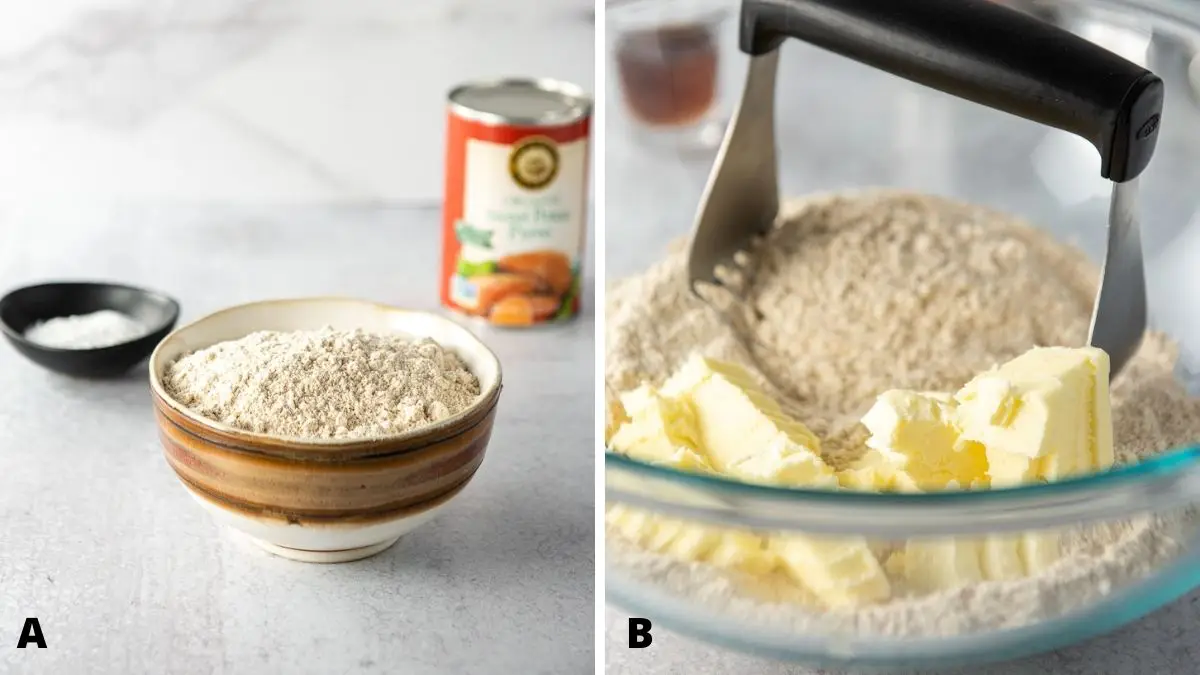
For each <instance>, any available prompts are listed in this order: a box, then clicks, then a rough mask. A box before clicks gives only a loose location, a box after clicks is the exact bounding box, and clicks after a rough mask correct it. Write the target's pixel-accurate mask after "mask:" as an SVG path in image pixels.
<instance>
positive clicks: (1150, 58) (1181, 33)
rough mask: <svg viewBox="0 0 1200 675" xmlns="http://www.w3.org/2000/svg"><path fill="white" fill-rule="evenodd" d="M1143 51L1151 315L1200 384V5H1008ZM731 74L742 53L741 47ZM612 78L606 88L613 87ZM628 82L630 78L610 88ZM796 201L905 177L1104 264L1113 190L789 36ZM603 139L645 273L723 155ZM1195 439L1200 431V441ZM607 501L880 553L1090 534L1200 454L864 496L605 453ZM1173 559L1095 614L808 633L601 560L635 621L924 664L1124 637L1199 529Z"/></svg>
mask: <svg viewBox="0 0 1200 675" xmlns="http://www.w3.org/2000/svg"><path fill="white" fill-rule="evenodd" d="M1008 4H1013V5H1016V6H1018V7H1019V8H1021V9H1024V10H1027V11H1030V12H1034V13H1036V14H1037V15H1039V16H1040V17H1042V18H1044V19H1046V20H1048V21H1052V22H1055V23H1057V24H1059V25H1060V26H1062V27H1064V28H1066V29H1068V30H1071V31H1073V32H1075V33H1077V34H1079V35H1081V36H1083V37H1086V38H1088V39H1090V40H1093V41H1095V42H1097V43H1099V44H1101V45H1102V46H1104V47H1106V48H1108V49H1110V50H1112V51H1114V52H1117V53H1119V54H1121V55H1123V56H1125V57H1126V58H1128V59H1130V60H1132V61H1135V62H1138V63H1141V64H1142V65H1144V66H1146V67H1147V68H1149V69H1150V70H1152V71H1154V72H1155V73H1157V74H1158V75H1159V76H1160V77H1162V78H1163V80H1164V81H1165V83H1166V104H1165V109H1164V115H1163V126H1162V131H1161V134H1162V135H1161V137H1160V141H1159V144H1158V149H1157V152H1156V155H1155V157H1154V160H1153V161H1152V162H1151V164H1150V167H1149V168H1148V170H1147V171H1146V172H1145V174H1144V176H1143V179H1142V195H1143V197H1142V200H1143V201H1142V205H1141V210H1142V228H1143V244H1144V252H1145V256H1146V259H1147V266H1146V269H1147V275H1148V279H1147V283H1148V289H1149V295H1150V313H1151V323H1152V325H1153V327H1155V328H1157V329H1160V330H1163V331H1165V332H1167V333H1169V334H1170V335H1171V336H1172V337H1174V338H1175V339H1176V340H1177V341H1178V342H1179V343H1180V346H1181V352H1182V354H1181V365H1180V368H1179V372H1178V376H1179V377H1180V378H1181V379H1182V380H1183V381H1184V383H1185V384H1186V385H1188V387H1189V389H1191V390H1192V391H1193V392H1196V391H1197V390H1198V389H1200V387H1197V386H1196V385H1200V377H1196V376H1194V375H1192V371H1193V364H1195V363H1197V357H1198V356H1200V310H1197V309H1196V307H1195V305H1194V304H1193V303H1192V302H1191V299H1192V298H1195V297H1200V275H1195V274H1193V273H1192V269H1191V267H1192V261H1193V260H1197V259H1200V56H1198V54H1200V3H1196V2H1190V1H1175V2H1173V1H1169V0H1086V1H1085V0H1054V1H1044V2H1043V1H1038V2H1010V3H1008ZM721 56H722V68H726V69H728V71H729V73H730V74H731V75H733V76H736V74H737V73H740V72H744V69H745V59H744V57H742V56H741V55H740V54H737V53H734V52H731V51H729V50H726V51H725V52H723V53H722V55H721ZM611 85H612V83H610V86H611ZM609 90H610V91H615V89H611V88H610V89H609ZM777 100H778V103H777V106H778V113H777V117H776V119H777V127H778V128H777V137H778V143H779V149H780V182H781V187H782V191H783V193H784V194H785V195H802V194H807V193H813V192H824V191H829V190H837V189H843V188H855V187H869V186H892V187H902V188H906V189H912V190H917V191H922V192H928V193H933V194H938V195H943V196H947V197H952V198H956V199H960V200H964V201H969V202H974V203H978V204H983V205H986V206H990V207H993V208H996V209H1000V210H1003V211H1007V212H1010V213H1014V214H1017V215H1019V216H1022V217H1024V218H1026V219H1027V220H1029V221H1030V222H1033V223H1036V224H1038V225H1039V226H1040V227H1043V228H1045V229H1046V230H1047V231H1049V232H1051V233H1052V234H1054V235H1055V236H1056V237H1058V238H1060V239H1062V240H1064V241H1069V242H1071V243H1074V244H1076V245H1077V246H1079V247H1080V248H1081V249H1083V250H1084V251H1085V252H1086V253H1088V254H1089V255H1090V256H1091V257H1092V258H1093V259H1096V260H1099V259H1100V258H1101V257H1102V254H1103V251H1104V246H1105V223H1106V214H1107V207H1108V195H1109V184H1108V183H1107V181H1105V180H1104V179H1102V178H1101V177H1100V172H1099V169H1100V160H1099V157H1098V156H1097V153H1096V151H1095V150H1094V149H1093V148H1092V147H1091V146H1089V145H1087V144H1086V143H1085V142H1084V141H1082V140H1079V139H1077V138H1075V137H1074V136H1071V135H1069V134H1066V133H1064V132H1060V131H1056V130H1052V129H1048V128H1046V127H1043V126H1040V125H1037V124H1035V123H1032V122H1028V121H1025V120H1021V119H1018V118H1014V117H1011V116H1008V115H1005V114H1003V113H999V112H996V111H993V110H989V109H985V108H983V107H980V106H978V105H975V104H972V103H969V102H965V101H961V100H958V99H955V98H953V97H950V96H948V95H945V94H942V93H939V92H935V91H932V90H929V89H925V88H922V87H921V86H919V85H915V84H912V83H909V82H907V81H904V80H901V79H899V78H896V77H894V76H891V75H888V74H885V73H881V72H879V71H875V70H872V69H870V68H867V67H865V66H862V65H860V64H857V63H855V62H852V61H849V60H847V59H844V58H842V57H839V56H836V55H833V54H829V53H826V52H823V51H820V50H818V49H816V48H813V47H811V46H808V45H805V44H802V43H799V42H796V41H789V42H787V43H786V44H785V45H784V47H783V54H782V58H781V65H780V74H779V88H778V95H777ZM608 117H609V122H608V141H607V148H606V158H607V166H606V172H607V173H606V180H607V195H608V197H607V200H606V209H607V212H606V213H607V215H606V223H607V225H606V228H607V235H606V252H605V253H606V255H605V261H606V268H607V273H608V275H609V278H610V279H617V278H620V277H623V276H626V275H628V274H631V273H635V272H637V271H640V270H642V269H644V268H646V267H647V266H648V265H649V264H651V263H653V262H654V261H655V260H656V259H658V258H660V257H661V256H662V255H663V252H664V251H665V249H666V247H667V245H668V242H670V241H671V240H674V239H676V238H678V237H682V236H685V235H686V234H687V232H688V230H689V228H690V225H691V218H692V216H693V214H694V211H695V206H696V204H697V203H698V201H699V197H700V192H701V190H702V188H703V185H704V181H705V179H706V177H707V173H708V170H709V167H710V165H711V160H712V158H711V157H708V158H706V159H700V160H697V159H696V158H694V157H685V156H682V155H681V156H664V155H663V154H661V153H652V152H648V151H646V150H644V149H642V148H641V147H639V145H638V144H637V143H636V142H634V141H632V140H630V138H629V137H627V136H625V135H624V131H625V130H623V129H622V128H621V126H620V124H621V123H620V119H619V116H613V115H610V116H608ZM1197 440H1198V441H1200V439H1197ZM605 472H606V482H607V499H608V503H609V504H610V505H612V504H625V505H628V506H632V507H637V508H640V509H643V510H646V511H650V512H654V513H658V514H662V515H664V516H672V517H678V518H684V519H688V520H692V521H697V522H703V523H708V524H712V525H721V526H728V527H734V528H743V529H746V530H760V531H762V530H766V531H798V532H807V533H815V534H819V535H824V536H831V537H835V538H836V537H839V536H840V537H849V536H860V537H866V538H867V539H868V540H869V541H870V542H872V544H873V545H884V544H885V543H886V542H894V541H897V540H908V539H915V538H923V537H943V538H944V537H950V536H960V537H971V538H979V537H983V536H996V535H998V534H1000V533H1004V532H1014V531H1031V530H1037V529H1041V528H1047V529H1053V530H1056V531H1061V530H1062V529H1063V528H1081V527H1093V526H1096V525H1097V524H1099V525H1101V526H1102V525H1104V524H1110V525H1111V524H1114V523H1119V522H1124V521H1128V520H1130V519H1133V518H1138V517H1143V516H1145V515H1146V514H1159V515H1161V514H1167V513H1169V512H1174V511H1176V510H1179V509H1186V508H1189V507H1194V506H1195V505H1196V503H1197V502H1200V448H1195V447H1193V448H1179V449H1176V450H1174V451H1171V452H1168V453H1165V454H1164V455H1162V456H1160V457H1159V458H1158V459H1155V460H1152V461H1148V462H1143V463H1142V464H1139V465H1137V466H1133V467H1128V468H1123V469H1119V470H1114V471H1112V472H1108V473H1105V474H1101V475H1095V476H1090V477H1085V478H1080V479H1075V480H1071V481H1066V482H1060V483H1055V484H1052V485H1039V486H1031V487H1022V488H1014V489H1007V490H994V491H986V492H984V491H980V492H961V493H943V494H920V495H900V494H865V493H863V494H860V493H851V492H837V493H834V492H818V491H806V490H801V489H788V488H775V487H762V486H752V485H747V484H742V483H738V482H735V481H731V480H726V479H722V478H716V477H711V476H700V475H695V474H688V473H683V472H679V471H675V470H671V469H668V468H662V467H656V466H651V465H649V464H645V463H641V462H638V461H635V460H632V459H629V458H627V457H623V456H620V455H617V454H615V453H612V452H607V453H606V454H605ZM1181 539H1182V540H1184V541H1186V544H1187V545H1186V546H1185V547H1184V548H1183V551H1182V552H1181V553H1179V554H1178V555H1175V556H1172V557H1170V558H1169V559H1166V560H1164V561H1162V562H1161V564H1158V565H1156V566H1155V567H1154V568H1153V569H1152V570H1150V571H1149V572H1148V573H1146V574H1140V575H1134V576H1133V577H1131V578H1130V579H1128V580H1127V582H1126V583H1123V584H1119V585H1118V586H1116V587H1113V588H1107V589H1103V590H1104V592H1103V593H1097V594H1095V597H1094V598H1093V599H1092V600H1091V601H1089V602H1087V603H1086V604H1085V605H1084V606H1082V607H1074V608H1071V609H1069V610H1066V611H1064V612H1062V613H1060V614H1058V615H1056V616H1054V617H1053V618H1050V619H1048V620H1045V621H1041V622H1039V623H1036V624H1034V625H1026V626H1021V627H1017V628H1001V629H992V630H982V631H974V632H968V633H965V634H957V635H953V636H937V635H935V636H929V637H920V638H896V637H889V636H887V635H879V634H863V633H861V632H855V631H850V630H845V629H843V628H838V627H833V626H818V627H816V628H815V629H814V628H812V627H811V626H809V627H807V628H806V629H805V631H804V632H798V631H797V630H795V629H794V628H791V629H789V628H786V627H781V626H780V625H778V624H775V623H766V622H763V623H756V622H755V621H751V620H746V619H734V618H731V615H729V614H726V613H722V612H717V611H714V610H712V609H709V608H708V607H709V606H708V605H707V604H704V603H702V602H699V601H694V600H691V599H689V598H690V597H692V596H686V595H683V594H675V593H671V592H667V591H664V590H662V589H661V588H660V587H658V586H654V585H649V584H646V583H644V582H643V581H642V580H641V577H640V576H639V574H637V573H635V572H634V571H633V570H631V569H629V568H626V567H623V566H621V565H617V564H614V563H613V562H612V560H611V556H610V560H609V561H608V562H606V586H607V594H608V598H609V600H610V601H611V602H612V603H614V604H615V605H617V606H620V607H622V608H623V609H625V610H627V611H628V612H629V613H630V614H632V615H633V616H642V617H648V618H650V619H652V620H653V621H654V622H655V625H656V626H657V625H661V626H663V627H666V628H669V629H672V630H675V631H677V632H680V633H683V634H687V635H691V636H694V637H698V638H700V639H704V640H707V641H710V642H712V643H715V644H719V645H723V646H728V647H731V648H735V649H739V650H743V651H748V652H752V653H756V654H760V655H764V656H771V657H776V658H782V659H787V660H793V661H802V662H807V663H812V664H818V665H826V666H836V667H843V668H844V667H854V668H868V669H893V668H895V669H909V668H918V667H948V666H962V665H967V664H977V663H981V662H986V661H997V660H1006V659H1010V658H1016V657H1019V656H1022V655H1027V654H1032V653H1036V652H1041V651H1046V650H1050V649H1054V648H1057V647H1060V646H1064V645H1067V644H1069V643H1073V642H1076V641H1079V640H1082V639H1084V638H1087V637H1090V636H1094V635H1098V634H1100V633H1104V632H1107V631H1110V630H1112V629H1114V628H1116V627H1117V626H1120V625H1122V624H1124V623H1127V622H1130V621H1133V620H1134V619H1136V618H1138V617H1140V616H1142V615H1144V614H1146V613H1148V612H1150V611H1152V610H1154V609H1156V608H1158V607H1161V606H1163V605H1164V604H1166V603H1169V602H1171V601H1172V600H1174V599H1176V598H1178V597H1180V596H1181V595H1183V594H1185V593H1187V592H1188V591H1190V590H1192V589H1194V588H1196V587H1197V586H1200V547H1197V546H1196V544H1200V541H1197V539H1200V531H1193V530H1190V529H1189V530H1186V531H1185V532H1184V533H1183V534H1182V535H1181Z"/></svg>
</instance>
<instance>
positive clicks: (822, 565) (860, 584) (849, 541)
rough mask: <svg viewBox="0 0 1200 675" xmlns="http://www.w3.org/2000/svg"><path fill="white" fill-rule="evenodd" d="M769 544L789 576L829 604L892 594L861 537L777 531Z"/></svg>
mask: <svg viewBox="0 0 1200 675" xmlns="http://www.w3.org/2000/svg"><path fill="white" fill-rule="evenodd" d="M769 546H770V548H771V550H772V551H773V552H774V553H775V554H776V555H777V556H778V560H779V562H780V563H781V564H782V566H783V569H784V570H785V571H786V572H787V573H788V575H789V576H791V577H792V578H793V579H794V580H796V581H797V582H799V583H800V584H801V585H803V586H804V587H806V588H808V589H809V590H810V591H812V592H813V594H814V595H816V596H817V597H818V598H820V599H821V601H822V602H824V603H825V604H827V605H829V606H831V607H843V606H853V605H863V604H872V603H876V602H882V601H884V600H887V599H888V598H890V597H891V594H892V588H891V584H890V583H889V582H888V578H887V575H886V574H884V571H883V567H882V566H881V565H880V564H879V560H878V559H877V558H876V557H875V554H874V553H872V552H871V549H870V547H868V546H867V543H866V540H865V539H863V538H862V537H837V538H820V537H811V536H793V535H780V536H774V537H771V539H770V544H769Z"/></svg>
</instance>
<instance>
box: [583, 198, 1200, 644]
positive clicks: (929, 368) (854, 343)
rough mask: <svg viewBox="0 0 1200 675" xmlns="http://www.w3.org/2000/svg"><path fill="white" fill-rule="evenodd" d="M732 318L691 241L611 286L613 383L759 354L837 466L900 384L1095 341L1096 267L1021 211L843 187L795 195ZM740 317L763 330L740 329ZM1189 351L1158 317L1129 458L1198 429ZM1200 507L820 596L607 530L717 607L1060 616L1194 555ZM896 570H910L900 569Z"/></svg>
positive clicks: (1006, 618)
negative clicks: (1039, 569) (1030, 568)
mask: <svg viewBox="0 0 1200 675" xmlns="http://www.w3.org/2000/svg"><path fill="white" fill-rule="evenodd" d="M761 251H762V252H761V254H760V258H759V261H758V263H757V272H756V278H755V280H754V282H753V283H752V284H751V286H750V288H749V289H748V291H747V298H748V300H749V301H748V303H747V305H746V306H749V307H752V308H753V309H754V310H755V311H742V310H744V307H743V306H730V307H728V308H727V311H729V312H731V317H732V320H733V323H734V325H735V326H736V327H737V331H736V332H735V330H734V328H733V327H731V326H729V324H728V323H726V322H722V321H721V320H720V319H719V318H718V317H717V316H716V314H715V313H714V312H713V311H712V310H711V309H710V308H708V307H707V306H705V305H704V304H702V303H700V302H699V301H697V300H696V299H694V298H693V297H692V296H691V294H690V292H689V290H688V288H687V284H686V272H685V266H684V261H685V258H684V254H683V253H682V252H681V251H680V250H678V249H676V250H675V251H674V252H672V253H670V254H669V255H668V257H667V258H666V259H665V260H663V261H662V262H660V263H658V264H656V265H655V266H653V267H651V268H650V269H649V270H647V271H646V272H644V273H642V274H641V275H638V276H636V277H633V278H630V279H626V280H623V281H620V282H618V283H616V284H614V285H613V287H612V288H610V289H609V291H608V294H607V306H606V318H607V322H606V327H605V330H606V343H605V344H606V347H605V348H606V361H605V373H606V387H607V389H608V390H609V391H610V392H611V391H626V390H629V389H632V388H634V387H636V386H637V385H638V384H640V383H642V382H650V383H654V384H661V383H662V381H663V380H665V379H666V378H667V377H668V376H669V375H670V374H671V373H672V372H673V371H674V370H675V369H676V368H677V367H678V366H679V364H680V363H681V362H682V361H683V360H684V359H685V358H686V357H687V355H688V354H689V353H691V352H692V351H695V350H698V351H700V352H702V353H704V354H705V355H707V356H710V357H714V358H719V359H724V360H729V361H735V362H738V363H741V364H742V365H744V366H746V367H747V368H748V369H749V370H750V371H751V373H752V374H753V375H754V376H755V377H756V378H757V379H758V380H759V384H761V385H762V386H763V387H765V388H766V389H767V391H768V392H770V393H771V394H772V395H774V396H775V397H777V398H778V399H779V400H780V403H781V405H783V407H784V408H785V410H787V411H788V412H789V413H790V414H791V415H793V416H794V417H796V418H797V419H799V420H801V421H802V422H804V423H805V424H807V425H808V426H809V427H810V428H811V429H812V430H813V431H814V432H815V433H817V435H818V436H820V437H821V440H822V453H823V454H824V456H825V459H826V461H827V462H829V463H830V464H833V465H835V466H836V467H838V468H843V467H845V466H846V465H847V464H848V463H849V462H851V461H852V460H854V459H855V458H857V457H858V456H859V455H860V454H861V453H862V452H863V451H864V447H863V441H864V440H865V438H866V432H865V429H863V428H862V426H861V425H860V424H859V423H858V420H859V418H860V417H861V416H862V414H863V413H864V412H865V411H866V409H867V408H868V407H869V405H870V404H871V402H872V401H873V400H874V397H875V395H877V394H878V393H879V392H881V391H884V390H886V389H890V388H894V387H895V388H905V389H916V390H953V389H955V388H957V387H958V386H960V385H961V384H962V383H963V382H966V381H967V380H969V379H970V378H971V377H972V376H974V375H975V374H976V373H977V372H980V371H982V370H985V369H987V368H988V367H990V366H992V365H993V364H995V363H998V362H1002V361H1005V360H1008V359H1010V358H1012V357H1014V356H1017V355H1018V354H1020V353H1022V352H1024V351H1025V350H1027V349H1028V348H1030V347H1032V346H1034V345H1056V344H1058V345H1081V344H1083V343H1084V341H1085V340H1086V336H1087V328H1088V321H1089V318H1090V314H1091V304H1092V298H1093V294H1094V291H1095V288H1096V284H1097V281H1098V274H1099V272H1098V270H1097V269H1096V268H1095V267H1094V266H1093V265H1091V264H1090V263H1089V262H1088V261H1087V259H1086V258H1085V257H1084V255H1083V254H1082V253H1081V252H1079V251H1077V250H1076V249H1074V248H1072V247H1069V246H1064V245H1062V244H1060V243H1057V242H1055V241H1054V240H1053V239H1052V238H1051V237H1049V236H1048V235H1046V234H1044V233H1041V232H1039V231H1037V230H1035V229H1033V228H1031V227H1029V226H1027V225H1025V224H1023V223H1021V222H1020V221H1017V220H1015V219H1013V218H1012V217H1010V216H1007V215H1003V214H999V213H996V212H994V211H991V210H988V209H985V208H982V207H976V206H970V205H965V204H960V203H957V202H951V201H948V200H944V199H941V198H936V197H930V196H924V195H916V194H910V193H902V192H893V191H877V192H863V193H847V194H842V195H828V196H818V197H812V198H807V199H803V200H798V201H793V202H792V203H790V204H787V205H785V209H784V216H783V217H782V218H781V219H780V224H779V225H778V226H777V227H776V228H775V229H774V230H773V231H772V233H771V234H770V235H769V236H768V240H767V243H766V245H764V246H763V247H762V248H761ZM739 333H740V334H741V335H744V336H748V337H750V338H751V339H750V340H744V339H741V338H740V337H739ZM1177 355H1178V350H1177V347H1176V345H1175V344H1174V343H1173V342H1172V341H1171V340H1170V339H1169V338H1167V337H1166V336H1164V335H1162V334H1158V333H1151V334H1150V335H1148V336H1147V338H1146V340H1145V342H1144V343H1143V345H1142V347H1141V349H1140V350H1139V352H1138V354H1137V356H1136V358H1134V359H1133V361H1132V362H1131V363H1130V364H1128V365H1127V366H1126V370H1124V371H1123V372H1122V373H1121V375H1120V377H1119V378H1118V379H1117V380H1116V382H1114V384H1113V388H1112V403H1113V425H1114V440H1115V443H1116V450H1117V455H1118V461H1119V462H1123V463H1128V462H1134V461H1137V460H1138V459H1139V458H1142V457H1146V456H1148V455H1151V454H1153V453H1158V452H1162V451H1164V450H1167V449H1171V448H1175V447H1179V446H1182V445H1186V444H1188V443H1191V442H1193V441H1195V440H1197V439H1200V399H1197V398H1193V397H1191V396H1189V395H1188V393H1187V392H1186V391H1185V390H1184V388H1183V387H1182V386H1181V385H1180V384H1179V382H1178V381H1177V380H1176V378H1175V376H1174V370H1175V364H1176V360H1177ZM1191 525H1192V523H1191V520H1190V519H1189V520H1187V521H1186V522H1185V521H1184V520H1182V519H1181V518H1180V517H1173V518H1169V519H1162V518H1150V517H1143V518H1138V519H1136V520H1134V521H1132V522H1125V523H1119V524H1111V525H1107V526H1103V527H1090V528H1086V529H1085V530H1080V531H1077V532H1073V533H1071V534H1070V535H1068V536H1067V538H1066V539H1067V541H1066V555H1065V556H1064V558H1063V559H1062V560H1060V561H1059V562H1058V563H1056V564H1055V565H1054V566H1053V567H1052V568H1051V569H1050V570H1049V571H1048V572H1047V573H1045V574H1042V575H1039V576H1037V577H1033V578H1027V579H1021V580H1017V581H1007V582H984V583H979V584H972V585H970V586H966V587H963V588H959V589H956V590H952V591H946V592H941V593H936V594H932V595H924V596H915V595H912V594H905V593H903V592H901V593H897V594H896V595H895V596H894V597H893V599H892V600H890V601H888V602H886V603H884V604H881V605H877V606H874V607H870V608H866V609H860V610H857V611H838V612H821V613H817V612H814V610H812V609H811V608H809V607H807V606H805V604H803V603H800V602H794V601H792V600H793V597H792V596H794V595H795V589H794V588H789V587H788V586H789V584H785V583H784V582H782V580H781V581H780V582H779V583H773V582H772V581H771V580H769V579H768V580H762V579H751V578H748V577H746V576H744V575H739V574H738V573H734V572H729V571H725V570H722V569H718V568H716V567H712V566H708V565H703V564H694V563H685V562H679V561H676V560H673V559H670V558H667V557H663V556H661V555H657V554H654V553H650V552H647V551H644V550H642V549H640V548H638V547H637V546H635V545H632V544H630V543H629V542H627V541H625V540H623V539H622V538H621V535H620V534H619V533H618V532H616V531H613V530H610V531H609V532H608V537H607V541H608V556H609V563H610V564H611V565H613V566H614V567H616V568H619V569H620V570H621V572H620V573H621V574H623V575H626V576H628V577H630V578H632V579H634V580H637V581H641V582H644V583H649V584H654V585H658V586H661V587H663V588H664V589H666V590H668V591H670V592H671V593H672V594H674V595H677V596H681V597H685V598H688V599H690V600H692V601H695V602H699V603H702V604H704V605H706V606H708V607H709V608H710V609H711V610H712V611H715V612H721V613H725V614H727V615H730V616H733V617H738V618H742V619H744V620H745V621H747V622H748V623H752V624H770V625H773V626H777V627H782V628H787V629H794V630H796V631H798V632H802V633H806V632H810V631H814V630H818V629H820V630H825V629H835V630H847V631H850V632H858V633H874V634H886V635H893V636H920V635H926V636H928V635H951V634H957V633H964V632H971V631H978V630H989V629H997V628H1004V627H1012V626H1018V625H1024V624H1028V623H1032V622H1036V621H1039V620H1041V619H1044V618H1047V617H1050V616H1056V615H1059V614H1061V613H1062V612H1063V611H1065V610H1067V609H1070V608H1073V607H1079V606H1083V605H1086V604H1088V603H1090V602H1093V601H1094V600H1095V599H1097V598H1099V597H1101V596H1103V595H1105V594H1107V593H1109V592H1110V591H1111V590H1113V589H1116V588H1119V587H1121V586H1122V585H1124V584H1125V583H1126V582H1128V581H1131V580H1134V579H1137V578H1140V577H1142V576H1143V575H1144V574H1145V573H1146V572H1147V571H1149V570H1152V569H1154V568H1155V567H1157V566H1158V565H1160V564H1161V563H1162V562H1163V561H1165V560H1167V559H1169V558H1170V557H1172V556H1174V555H1175V554H1177V553H1178V552H1179V551H1180V550H1181V547H1182V545H1183V538H1184V537H1185V536H1186V535H1187V534H1188V533H1189V532H1190V529H1189V528H1190V527H1191ZM897 586H900V584H899V583H897Z"/></svg>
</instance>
